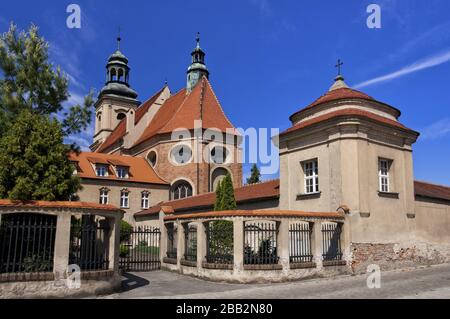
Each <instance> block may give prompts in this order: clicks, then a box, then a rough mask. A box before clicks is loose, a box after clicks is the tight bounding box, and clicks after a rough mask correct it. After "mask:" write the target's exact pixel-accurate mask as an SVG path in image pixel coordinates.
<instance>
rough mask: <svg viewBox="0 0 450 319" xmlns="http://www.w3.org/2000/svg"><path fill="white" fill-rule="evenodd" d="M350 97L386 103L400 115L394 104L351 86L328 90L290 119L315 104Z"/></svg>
mask: <svg viewBox="0 0 450 319" xmlns="http://www.w3.org/2000/svg"><path fill="white" fill-rule="evenodd" d="M348 99H360V100H366V101H372V102H377V103H380V104H383V105H386V106H388V107H389V108H391V109H394V110H395V111H397V112H398V115H399V116H400V111H399V110H398V109H396V108H395V107H392V106H390V105H388V104H385V103H383V102H380V101H377V100H375V99H374V98H373V97H371V96H369V95H367V94H365V93H363V92H360V91H357V90H354V89H351V88H340V89H336V90H331V91H328V92H327V93H325V94H324V95H322V96H321V97H319V98H318V99H317V100H315V101H314V102H313V103H311V104H310V105H308V106H307V107H305V108H303V109H301V110H300V111H298V112H296V113H294V114H292V115H291V116H290V119H291V120H292V118H293V117H294V116H295V115H297V114H300V113H303V112H304V111H306V110H309V109H311V108H313V107H315V106H318V105H321V104H325V103H328V102H333V101H339V100H348Z"/></svg>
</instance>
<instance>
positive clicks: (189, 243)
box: [184, 225, 197, 261]
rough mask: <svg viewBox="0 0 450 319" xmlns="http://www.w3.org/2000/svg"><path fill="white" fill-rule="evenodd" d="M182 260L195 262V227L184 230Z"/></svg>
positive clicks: (191, 226)
mask: <svg viewBox="0 0 450 319" xmlns="http://www.w3.org/2000/svg"><path fill="white" fill-rule="evenodd" d="M184 237H185V246H184V259H185V260H187V261H197V227H195V226H193V225H190V226H187V227H186V228H185V234H184Z"/></svg>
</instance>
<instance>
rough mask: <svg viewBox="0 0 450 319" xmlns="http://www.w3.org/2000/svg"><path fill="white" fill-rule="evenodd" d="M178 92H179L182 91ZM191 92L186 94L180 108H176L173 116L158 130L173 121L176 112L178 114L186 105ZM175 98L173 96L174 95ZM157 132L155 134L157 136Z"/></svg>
mask: <svg viewBox="0 0 450 319" xmlns="http://www.w3.org/2000/svg"><path fill="white" fill-rule="evenodd" d="M182 90H183V89H182ZM182 90H180V92H181V91H182ZM192 92H193V90H192V91H191V92H189V94H187V95H186V96H185V97H184V99H183V102H181V104H180V106H179V107H178V109H177V111H176V112H175V113H174V114H173V116H172V117H171V118H170V119H169V120H168V121H167V122H166V124H164V126H162V127H161V128H160V129H159V130H158V132H159V131H161V130H164V129H165V128H166V126H167V125H168V124H169V123H170V122H171V121H172V120H173V118H174V117H175V116H176V115H177V114H178V112H180V110H181V108H182V107H183V105H184V103H186V101H187V100H188V98H189V96H190V95H191V94H192ZM177 94H178V93H177ZM174 96H175V95H174ZM158 132H157V133H156V134H158Z"/></svg>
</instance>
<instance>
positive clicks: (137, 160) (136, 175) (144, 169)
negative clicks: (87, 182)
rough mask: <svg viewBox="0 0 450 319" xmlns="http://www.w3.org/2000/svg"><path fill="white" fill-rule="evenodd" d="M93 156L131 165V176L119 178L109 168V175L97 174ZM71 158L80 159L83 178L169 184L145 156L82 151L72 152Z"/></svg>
mask: <svg viewBox="0 0 450 319" xmlns="http://www.w3.org/2000/svg"><path fill="white" fill-rule="evenodd" d="M92 158H95V159H96V161H99V162H101V163H115V164H116V165H117V164H120V165H119V166H127V167H129V171H128V174H129V178H126V179H124V178H118V177H117V176H116V175H114V173H113V170H109V172H110V175H109V176H107V177H99V176H97V175H96V173H95V170H94V168H93V167H92V165H91V162H90V159H91V160H92ZM69 159H70V160H71V161H78V166H79V168H80V171H79V172H78V176H79V177H81V178H95V179H102V180H116V181H123V182H138V183H149V184H164V185H166V184H168V183H167V182H166V181H164V180H163V179H161V178H160V177H159V176H158V175H157V174H156V173H155V171H154V170H153V168H152V167H151V166H150V164H149V163H147V161H146V160H145V159H144V158H143V157H138V156H137V157H132V156H121V155H112V154H104V153H90V152H81V153H79V154H78V155H77V154H76V153H71V154H70V155H69Z"/></svg>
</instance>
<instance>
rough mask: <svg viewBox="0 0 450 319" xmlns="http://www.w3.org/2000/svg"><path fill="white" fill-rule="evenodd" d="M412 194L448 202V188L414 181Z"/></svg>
mask: <svg viewBox="0 0 450 319" xmlns="http://www.w3.org/2000/svg"><path fill="white" fill-rule="evenodd" d="M414 193H415V195H416V196H419V197H428V198H431V199H442V200H446V201H450V187H449V186H443V185H436V184H430V183H427V182H421V181H414Z"/></svg>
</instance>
